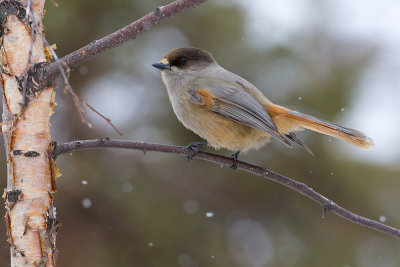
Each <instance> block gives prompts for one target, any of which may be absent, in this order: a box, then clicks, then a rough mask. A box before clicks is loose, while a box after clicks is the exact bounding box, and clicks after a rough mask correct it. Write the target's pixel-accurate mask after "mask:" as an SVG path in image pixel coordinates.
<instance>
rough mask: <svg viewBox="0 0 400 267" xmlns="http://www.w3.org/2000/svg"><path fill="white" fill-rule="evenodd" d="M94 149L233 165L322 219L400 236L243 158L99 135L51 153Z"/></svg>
mask: <svg viewBox="0 0 400 267" xmlns="http://www.w3.org/2000/svg"><path fill="white" fill-rule="evenodd" d="M95 148H124V149H134V150H142V151H143V152H147V151H156V152H164V153H172V154H178V155H182V156H189V157H193V158H198V159H201V160H206V161H209V162H213V163H216V164H218V165H220V166H232V164H235V165H236V166H237V168H238V169H241V170H243V171H246V172H249V173H252V174H255V175H257V176H261V177H263V178H266V179H268V180H271V181H274V182H276V183H279V184H281V185H284V186H286V187H288V188H290V189H292V190H295V191H296V192H298V193H300V194H302V195H304V196H306V197H308V198H309V199H311V200H313V201H314V202H316V203H318V204H319V205H321V206H322V207H323V214H322V216H323V218H325V216H326V213H327V212H328V211H330V212H333V213H335V214H336V215H338V216H339V217H342V218H343V219H346V220H348V221H350V222H353V223H357V224H360V225H362V226H365V227H368V228H371V229H373V230H376V231H380V232H382V233H385V234H388V235H391V236H394V237H397V238H400V230H399V229H396V228H394V227H391V226H388V225H385V224H383V223H380V222H377V221H374V220H371V219H368V218H365V217H362V216H360V215H357V214H355V213H353V212H351V211H348V210H346V209H344V208H342V207H341V206H339V205H338V204H336V203H334V202H333V201H332V200H329V199H328V198H326V197H325V196H323V195H321V194H320V193H318V192H316V191H314V190H313V189H312V188H310V187H309V186H307V185H306V184H304V183H300V182H297V181H295V180H293V179H291V178H288V177H286V176H283V175H281V174H279V173H276V172H273V171H270V170H266V169H264V168H262V167H259V166H255V165H252V164H249V163H246V162H243V161H237V162H234V161H233V160H232V159H231V158H228V157H224V156H220V155H216V154H212V153H207V152H201V151H200V152H199V153H198V154H196V155H194V152H193V150H191V149H189V148H187V147H182V146H172V145H163V144H153V143H142V142H134V141H127V140H110V139H107V138H99V139H93V140H79V141H72V142H68V143H64V144H58V145H57V146H56V148H55V149H54V156H55V157H56V156H58V155H61V154H64V153H69V152H71V151H75V150H86V149H95Z"/></svg>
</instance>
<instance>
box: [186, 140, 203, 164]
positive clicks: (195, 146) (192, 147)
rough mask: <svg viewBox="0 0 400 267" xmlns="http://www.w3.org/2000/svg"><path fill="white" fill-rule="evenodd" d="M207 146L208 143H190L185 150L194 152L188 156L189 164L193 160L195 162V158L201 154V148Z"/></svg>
mask: <svg viewBox="0 0 400 267" xmlns="http://www.w3.org/2000/svg"><path fill="white" fill-rule="evenodd" d="M205 145H207V141H203V142H193V143H190V144H189V145H188V146H186V147H185V149H190V150H192V151H193V153H192V155H190V156H186V160H187V162H190V161H191V160H193V157H195V156H196V155H197V154H198V153H199V152H200V150H199V146H205Z"/></svg>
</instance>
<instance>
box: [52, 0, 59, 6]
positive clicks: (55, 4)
mask: <svg viewBox="0 0 400 267" xmlns="http://www.w3.org/2000/svg"><path fill="white" fill-rule="evenodd" d="M50 2H51V3H52V4H53V6H55V7H59V5H58V3H57V2H56V1H54V0H50Z"/></svg>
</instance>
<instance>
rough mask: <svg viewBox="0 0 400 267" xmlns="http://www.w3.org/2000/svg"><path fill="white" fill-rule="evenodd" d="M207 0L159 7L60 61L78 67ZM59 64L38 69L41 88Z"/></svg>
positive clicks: (56, 72)
mask: <svg viewBox="0 0 400 267" xmlns="http://www.w3.org/2000/svg"><path fill="white" fill-rule="evenodd" d="M206 1H207V0H177V1H174V2H172V3H170V4H168V5H166V6H161V7H157V8H156V9H155V10H154V11H153V12H151V13H149V14H147V15H146V16H144V17H142V18H141V19H139V20H137V21H135V22H133V23H131V24H129V25H128V26H125V27H124V28H122V29H120V30H118V31H116V32H114V33H112V34H110V35H107V36H105V37H103V38H101V39H99V40H96V41H93V42H91V43H90V44H88V45H86V46H85V47H83V48H80V49H78V50H76V51H74V52H72V53H70V54H68V55H66V56H65V57H63V58H61V59H60V61H61V62H63V64H65V67H67V68H71V69H73V68H76V67H78V66H79V65H81V64H82V63H84V62H86V61H88V60H89V59H91V58H93V57H95V56H97V55H98V54H100V53H102V52H104V51H107V50H109V49H112V48H114V47H116V46H118V45H121V44H122V43H125V42H127V41H129V40H131V39H135V38H136V37H137V36H138V35H139V34H141V33H143V32H145V31H148V30H150V29H151V28H152V27H153V26H155V25H157V24H160V23H161V22H162V21H164V20H166V19H168V18H170V17H173V16H175V15H177V14H179V13H182V12H184V11H186V10H188V9H191V8H195V7H196V6H198V5H200V4H202V3H204V2H206ZM58 66H59V64H58V63H57V62H53V63H51V64H49V65H47V66H43V67H42V68H41V69H39V70H38V73H39V79H38V80H39V81H38V84H39V89H41V88H44V87H46V86H49V85H50V84H52V83H53V82H54V80H55V79H56V78H57V77H58V76H59V75H60V69H59V67H58Z"/></svg>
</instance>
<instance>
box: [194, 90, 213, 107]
mask: <svg viewBox="0 0 400 267" xmlns="http://www.w3.org/2000/svg"><path fill="white" fill-rule="evenodd" d="M197 92H198V93H199V95H200V96H201V98H203V100H204V106H205V107H207V108H215V102H214V99H215V96H214V95H213V94H212V93H211V92H210V91H208V90H207V89H204V88H200V89H198V90H197Z"/></svg>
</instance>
